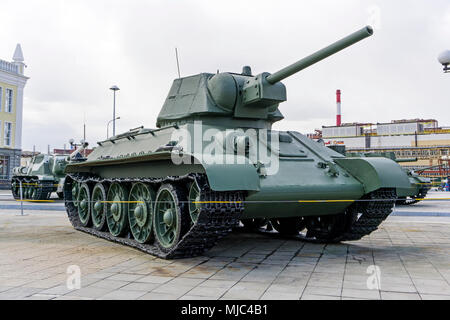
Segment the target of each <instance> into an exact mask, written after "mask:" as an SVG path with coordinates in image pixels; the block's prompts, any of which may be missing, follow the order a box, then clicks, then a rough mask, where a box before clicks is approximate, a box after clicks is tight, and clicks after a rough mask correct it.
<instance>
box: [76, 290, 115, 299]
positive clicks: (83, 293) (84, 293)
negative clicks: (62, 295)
mask: <svg viewBox="0 0 450 320" xmlns="http://www.w3.org/2000/svg"><path fill="white" fill-rule="evenodd" d="M111 291H112V290H111V289H105V288H96V287H86V288H81V289H79V290H75V291H72V292H70V293H69V294H68V295H70V296H77V297H82V298H91V299H97V298H100V297H102V296H104V295H105V294H107V293H109V292H111Z"/></svg>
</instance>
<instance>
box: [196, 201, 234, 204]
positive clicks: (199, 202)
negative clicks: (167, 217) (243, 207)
mask: <svg viewBox="0 0 450 320" xmlns="http://www.w3.org/2000/svg"><path fill="white" fill-rule="evenodd" d="M192 203H196V204H197V203H198V204H202V203H242V201H192Z"/></svg>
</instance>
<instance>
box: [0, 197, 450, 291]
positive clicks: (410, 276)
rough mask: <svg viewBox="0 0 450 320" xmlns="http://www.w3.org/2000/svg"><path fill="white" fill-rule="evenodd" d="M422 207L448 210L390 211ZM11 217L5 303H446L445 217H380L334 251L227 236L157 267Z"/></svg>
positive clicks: (41, 215) (449, 236)
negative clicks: (76, 284) (72, 275)
mask: <svg viewBox="0 0 450 320" xmlns="http://www.w3.org/2000/svg"><path fill="white" fill-rule="evenodd" d="M0 193H1V191H0ZM425 208H427V210H430V211H431V212H435V211H439V212H441V211H442V212H448V211H450V205H448V204H447V203H445V204H442V203H441V204H438V203H437V202H436V203H431V202H428V203H426V202H424V203H423V204H420V206H408V207H405V208H404V209H402V208H397V210H399V211H401V210H406V211H418V212H421V211H420V210H425ZM446 210H447V211H446ZM14 214H15V212H14V211H9V210H4V211H2V212H1V215H0V225H2V232H1V233H0V298H5V299H33V300H35V299H54V300H59V299H100V298H101V299H103V298H105V299H136V298H138V299H141V298H142V299H188V298H191V299H199V300H208V299H227V300H233V299H238V300H239V299H299V298H300V297H302V299H335V298H342V299H343V300H345V299H380V298H382V299H411V298H413V299H417V298H418V297H419V298H422V299H445V300H450V286H449V282H450V268H449V265H450V255H449V254H448V252H449V251H450V250H449V249H450V223H449V222H450V220H449V218H446V217H444V218H442V217H426V218H425V217H420V218H416V217H389V218H388V219H387V220H386V221H385V222H384V223H383V224H382V225H381V227H380V228H379V230H378V231H376V232H374V233H373V234H372V235H370V236H369V237H365V238H363V239H361V240H360V241H354V242H346V243H342V244H328V245H322V244H313V243H303V242H299V241H296V240H284V239H277V238H276V237H270V238H268V237H266V236H264V235H260V234H248V233H247V234H246V233H233V234H231V235H229V236H228V237H226V238H225V239H223V240H221V241H220V243H219V244H218V245H217V246H216V247H214V248H213V249H212V250H210V251H208V252H206V253H205V255H203V256H201V257H196V258H192V259H181V260H163V259H159V258H155V257H152V256H149V255H147V254H144V253H142V252H139V251H136V250H134V249H129V248H126V247H123V246H121V245H118V244H114V243H110V242H107V241H105V240H102V239H96V238H93V237H90V236H87V235H85V234H83V233H81V232H77V231H75V230H73V228H72V227H71V226H70V223H69V222H68V220H67V217H66V215H65V213H64V212H58V211H51V212H41V211H35V212H34V214H33V215H30V216H27V219H26V220H24V219H22V220H20V221H21V222H20V224H18V223H17V219H16V217H15V215H14ZM5 239H6V240H7V241H3V240H5ZM69 265H78V266H80V268H81V271H82V274H81V286H82V287H81V289H80V290H73V291H71V290H68V289H67V288H66V280H67V277H68V275H67V274H66V270H67V267H68V266H69ZM371 265H377V266H379V268H380V270H381V292H379V291H378V290H368V288H367V280H368V279H369V277H370V273H368V267H369V266H371ZM341 291H342V293H343V295H342V297H341V296H340V292H341Z"/></svg>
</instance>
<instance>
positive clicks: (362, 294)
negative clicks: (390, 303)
mask: <svg viewBox="0 0 450 320" xmlns="http://www.w3.org/2000/svg"><path fill="white" fill-rule="evenodd" d="M342 297H348V298H362V299H375V300H379V299H380V293H379V291H378V290H358V289H349V288H345V287H344V288H343V289H342Z"/></svg>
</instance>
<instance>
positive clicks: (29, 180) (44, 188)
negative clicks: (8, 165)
mask: <svg viewBox="0 0 450 320" xmlns="http://www.w3.org/2000/svg"><path fill="white" fill-rule="evenodd" d="M20 180H22V186H23V188H25V187H26V186H27V185H30V184H32V185H37V186H38V189H37V191H36V195H35V196H34V197H33V198H31V199H27V197H26V196H25V195H23V199H24V200H48V199H50V196H51V194H52V192H53V190H54V185H53V184H54V182H53V181H50V182H49V181H45V182H42V181H40V180H39V179H38V178H35V177H23V178H18V177H13V178H12V179H11V192H12V195H13V197H14V199H15V200H20V191H18V192H16V190H15V189H14V188H13V183H14V182H16V183H17V184H19V183H20ZM24 191H25V190H24Z"/></svg>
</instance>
